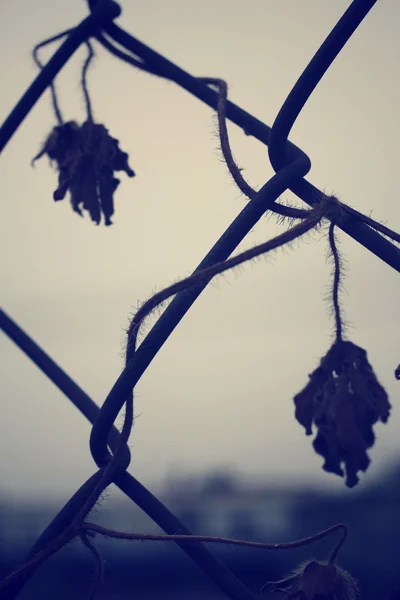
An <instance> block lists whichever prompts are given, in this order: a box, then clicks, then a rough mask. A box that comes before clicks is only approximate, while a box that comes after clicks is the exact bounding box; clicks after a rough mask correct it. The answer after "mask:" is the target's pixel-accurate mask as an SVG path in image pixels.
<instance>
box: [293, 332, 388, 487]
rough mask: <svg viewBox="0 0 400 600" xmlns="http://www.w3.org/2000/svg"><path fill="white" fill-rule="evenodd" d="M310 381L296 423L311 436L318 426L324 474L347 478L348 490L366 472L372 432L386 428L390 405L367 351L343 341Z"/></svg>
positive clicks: (318, 449) (317, 446)
mask: <svg viewBox="0 0 400 600" xmlns="http://www.w3.org/2000/svg"><path fill="white" fill-rule="evenodd" d="M309 377H310V381H309V382H308V384H307V385H306V386H305V388H304V389H303V390H302V391H301V392H300V393H299V394H297V395H296V396H295V398H294V403H295V405H296V413H295V414H296V419H297V420H298V422H299V423H300V424H301V425H303V426H304V428H305V430H306V434H307V435H311V433H312V425H313V423H314V424H315V425H316V427H317V429H318V432H317V435H316V437H315V440H314V443H313V446H314V449H315V451H316V452H317V453H318V454H321V456H323V457H324V458H325V463H324V465H323V468H324V470H325V471H328V472H330V473H335V474H336V475H339V476H341V477H343V476H344V471H343V468H342V464H344V468H345V473H346V485H347V486H348V487H353V486H355V485H356V484H357V482H358V477H357V473H358V471H366V469H367V467H368V465H369V462H370V460H369V458H368V455H367V453H366V450H367V449H368V448H370V447H371V446H373V444H374V440H375V436H374V433H373V430H372V426H373V425H374V424H375V423H376V422H377V421H379V420H381V421H383V422H384V423H386V421H387V420H388V418H389V414H390V408H391V406H390V404H389V400H388V396H387V393H386V391H385V390H384V389H383V387H382V386H381V385H380V383H379V382H378V380H377V378H376V376H375V374H374V372H373V370H372V367H371V365H370V364H369V362H368V359H367V353H366V352H365V350H363V349H362V348H360V347H359V346H356V345H355V344H353V343H352V342H348V341H343V340H338V341H336V342H335V343H334V344H333V345H332V346H331V348H330V349H329V351H328V352H327V354H326V355H325V356H324V357H323V358H322V359H321V362H320V365H319V367H318V368H317V369H316V370H315V371H314V372H313V373H312V374H311V375H310V376H309Z"/></svg>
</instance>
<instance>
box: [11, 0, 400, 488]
mask: <svg viewBox="0 0 400 600" xmlns="http://www.w3.org/2000/svg"><path fill="white" fill-rule="evenodd" d="M349 4H350V3H349V2H348V1H345V0H336V1H335V2H328V1H326V0H325V1H322V0H302V1H300V0H268V1H267V0H248V1H247V2H237V1H235V0H234V1H232V0H212V1H211V0H203V1H202V2H194V1H191V2H190V1H189V2H188V1H187V0H169V1H168V2H161V1H160V0H159V1H156V0H137V1H136V2H125V3H124V6H123V14H122V16H121V18H120V19H119V21H118V22H119V23H120V24H121V25H122V26H123V27H124V28H126V29H127V30H129V31H130V32H131V33H132V34H133V35H135V36H137V37H138V38H139V39H140V40H141V41H143V42H145V43H146V44H148V45H149V46H151V47H153V48H154V49H155V50H157V51H158V52H160V53H162V54H164V55H165V56H166V57H167V58H169V59H170V60H172V61H174V62H175V63H177V64H178V65H179V66H181V67H183V68H185V69H186V70H188V71H189V72H190V73H192V74H194V75H198V76H209V77H220V78H224V79H226V80H227V82H228V84H229V94H230V98H231V99H232V100H233V101H234V102H236V103H237V104H239V105H240V106H241V107H243V108H244V109H246V110H247V111H249V112H251V113H253V114H254V115H255V116H256V117H258V118H259V119H261V120H263V121H264V122H265V123H267V124H268V125H270V126H271V125H272V123H273V121H274V119H275V116H276V114H277V112H278V110H279V108H280V106H281V104H282V103H283V101H284V100H285V98H286V96H287V94H288V92H289V91H290V89H291V88H292V86H293V85H294V83H295V81H296V79H297V78H298V76H299V75H300V74H301V72H302V70H303V69H304V67H305V66H306V64H307V63H308V61H309V60H310V58H311V57H312V55H313V54H314V52H315V51H316V50H317V49H318V47H319V45H320V44H321V42H322V41H323V40H324V38H325V37H326V36H327V34H328V33H329V31H330V30H331V28H332V27H333V26H334V24H335V23H336V22H337V20H338V18H339V17H340V16H341V14H342V13H343V12H344V11H345V10H346V8H347V7H348V6H349ZM86 14H87V9H86V3H85V2H84V1H83V0H70V1H69V2H63V3H62V2H59V3H55V2H54V1H51V0H36V1H35V2H27V0H14V1H13V2H12V3H10V2H9V3H2V6H1V8H0V17H1V18H0V71H1V75H2V91H1V95H0V113H1V119H2V120H3V118H5V117H6V116H7V114H8V113H9V111H10V110H11V108H12V107H13V105H14V104H15V102H16V101H17V100H18V99H19V97H20V95H21V94H22V93H23V92H24V91H25V89H26V87H27V86H28V85H29V84H30V83H31V81H32V80H33V78H34V77H35V75H36V73H37V70H36V67H35V65H34V63H33V60H32V58H31V54H30V53H31V49H32V47H33V46H34V45H35V44H36V43H38V42H39V41H41V40H42V39H44V38H47V37H50V36H51V35H54V34H56V33H58V32H59V31H61V30H63V29H66V28H68V27H71V26H73V25H75V24H77V23H78V22H79V21H80V20H81V19H82V18H84V17H85V16H86ZM399 17H400V5H399V3H398V0H381V1H380V2H377V4H376V6H375V7H374V8H373V9H372V10H371V12H370V13H369V15H368V16H367V17H366V19H365V20H364V22H363V23H362V25H361V26H360V28H359V29H358V30H357V32H356V33H355V35H354V36H353V37H352V39H351V40H350V42H349V43H348V44H347V45H346V47H345V49H344V50H343V51H342V53H341V54H340V55H339V57H338V58H337V59H336V61H335V62H334V64H333V66H332V67H331V68H330V69H329V72H328V73H327V75H326V76H325V77H324V78H323V80H322V82H321V83H320V84H319V86H318V88H317V90H316V91H315V92H314V94H313V95H312V97H311V99H310V100H309V101H308V103H307V104H306V106H305V108H304V110H303V111H302V113H301V116H300V118H299V119H298V121H297V123H296V125H295V127H294V129H293V131H292V133H291V140H292V141H293V142H295V143H296V144H297V145H298V146H300V147H301V148H302V149H304V150H305V151H306V152H307V153H308V154H309V156H310V157H311V160H312V169H311V172H310V174H309V175H308V179H309V180H310V181H311V182H312V183H313V184H315V185H316V186H318V187H319V188H320V189H325V190H326V192H327V193H335V194H336V195H338V196H339V197H340V198H341V200H342V201H343V202H345V203H348V204H350V205H352V206H353V207H355V208H357V209H358V210H361V211H363V212H365V213H367V214H370V213H371V211H373V212H372V216H373V217H374V218H375V219H377V220H383V221H385V222H387V224H388V226H389V227H391V228H392V229H396V230H397V231H399V230H400V204H399V200H398V181H397V179H398V139H399V137H400V120H399V117H398V107H399V105H400V86H399V81H398V63H399V58H400V40H399V36H398V23H399ZM95 47H96V50H97V56H96V59H95V63H94V64H93V68H92V69H91V70H90V73H89V90H90V93H91V98H92V103H93V109H94V116H95V119H96V120H97V121H98V122H100V123H103V124H105V126H106V127H107V128H108V129H109V131H110V134H111V135H112V136H114V137H116V138H118V139H119V140H120V145H121V148H122V149H123V150H125V151H127V152H128V153H129V156H130V164H131V167H132V168H133V169H134V170H135V171H136V174H137V176H136V177H135V178H134V179H128V178H127V177H126V176H125V175H124V174H121V176H120V179H121V184H120V187H119V189H118V191H117V193H116V197H115V215H114V218H113V222H114V225H113V226H112V227H110V228H106V227H104V226H100V227H96V226H95V225H94V224H93V223H92V222H91V221H90V218H89V216H85V218H83V219H81V218H79V216H77V215H76V214H75V213H73V212H72V210H71V207H70V204H69V199H65V200H64V201H63V202H59V203H57V204H55V203H54V202H53V200H52V194H53V190H54V189H55V188H56V184H57V174H56V172H55V171H54V170H52V168H51V167H50V166H49V164H48V161H47V158H43V159H41V160H40V161H38V162H37V163H36V167H35V168H34V169H32V168H31V166H30V161H31V159H32V157H33V156H34V155H35V154H36V153H37V152H38V151H39V149H40V147H41V145H42V143H43V141H44V140H45V139H46V136H47V135H48V133H49V132H50V130H51V128H52V127H53V126H54V125H55V124H56V123H55V119H54V115H53V113H52V110H51V105H50V98H49V94H48V92H46V93H45V95H44V96H42V98H41V99H40V101H39V103H38V104H37V105H36V107H35V108H34V110H33V111H32V112H31V113H30V115H29V116H28V118H27V119H26V121H25V122H24V123H23V125H22V126H21V128H20V129H19V130H18V132H17V133H16V134H15V136H14V138H13V139H12V140H11V142H10V144H9V145H8V146H7V148H6V149H5V151H4V153H3V155H2V157H1V160H0V178H1V179H0V185H1V188H0V191H1V203H2V205H1V214H2V220H1V281H2V286H1V287H2V302H3V306H4V309H5V310H6V311H7V312H8V313H9V314H10V316H12V317H13V318H14V319H15V320H16V321H17V322H18V324H19V325H20V326H21V327H22V328H24V329H25V330H26V331H27V333H29V334H30V335H32V336H33V338H34V339H35V340H36V341H37V342H38V343H39V344H40V345H41V346H42V347H43V348H44V349H45V350H46V351H47V352H48V353H49V354H50V355H51V356H52V357H53V358H54V359H55V360H56V361H57V362H58V364H60V365H61V366H62V367H63V368H64V369H65V370H66V371H67V373H68V374H69V375H70V376H72V377H73V378H74V379H75V380H76V382H77V383H78V384H79V385H81V386H82V387H83V389H84V390H85V391H86V392H87V393H88V394H89V395H90V396H91V397H92V398H93V399H94V400H95V401H96V402H97V403H98V404H99V405H100V404H101V403H102V402H103V401H104V399H105V397H106V396H107V394H108V392H109V390H110V389H111V387H112V385H113V383H114V381H115V379H116V378H117V376H118V375H119V373H120V372H121V369H122V367H123V349H124V340H125V338H124V329H125V328H126V327H127V325H128V318H129V315H130V314H132V312H133V311H134V310H135V307H136V306H137V305H138V303H141V302H142V301H144V300H145V299H147V298H148V297H149V296H150V295H151V294H152V293H153V292H154V291H158V290H160V289H162V288H163V287H164V286H166V285H169V284H170V283H172V282H173V281H176V280H177V279H179V278H182V277H184V276H186V275H188V274H189V273H190V272H191V271H192V270H193V268H194V267H195V266H196V265H197V264H198V263H199V262H200V260H201V259H202V257H203V256H204V255H205V254H206V253H207V251H208V250H209V248H210V247H211V245H212V244H213V243H214V242H215V241H216V239H217V238H218V237H219V236H220V235H221V233H222V232H223V231H224V230H225V228H226V227H227V226H228V225H229V223H230V222H231V221H232V220H233V218H234V217H235V216H236V215H237V214H238V213H239V212H240V210H241V209H242V208H243V206H244V204H245V202H246V199H245V198H244V197H243V196H241V194H240V193H239V192H238V190H237V189H236V187H235V185H234V184H233V182H232V181H231V179H230V176H229V174H228V172H227V169H226V168H225V166H224V165H223V164H222V162H221V160H220V155H219V151H218V150H217V148H218V141H217V137H216V133H217V132H216V121H215V116H214V114H213V111H212V110H211V109H210V108H208V107H207V106H205V105H203V104H202V103H201V102H200V101H198V100H197V99H196V98H194V97H192V96H190V95H189V94H188V93H187V92H185V91H184V90H182V89H180V88H179V87H178V86H176V85H175V84H173V83H170V82H166V81H165V80H162V79H158V78H157V77H153V76H151V75H148V74H146V73H142V72H139V71H137V70H135V69H133V68H131V67H129V66H127V65H125V64H122V63H120V62H118V61H117V60H116V59H115V58H114V57H110V56H109V55H108V54H107V53H106V51H105V50H103V49H102V48H100V47H98V45H97V44H96V46H95ZM54 49H55V48H54ZM50 52H51V51H50ZM42 56H43V57H47V56H49V50H45V51H44V52H43V54H42ZM84 57H85V50H84V49H81V50H80V51H79V52H78V53H77V54H76V55H75V56H74V57H73V59H72V60H71V62H70V63H69V64H68V66H67V67H66V68H65V70H64V71H63V72H62V74H61V75H60V76H59V78H58V79H57V84H58V92H59V100H60V105H61V110H62V111H63V114H64V117H65V119H66V120H72V119H76V120H78V121H79V122H82V121H83V120H84V119H85V113H84V103H83V97H82V93H81V89H80V84H79V80H80V68H81V65H82V62H83V60H84ZM230 134H231V143H232V147H233V152H234V155H235V157H236V159H237V160H238V162H239V164H240V166H241V167H243V168H244V171H243V174H244V175H245V177H246V178H247V179H248V180H249V182H250V183H251V184H252V185H253V186H254V187H257V188H259V187H261V186H262V185H263V184H264V182H265V181H267V180H268V179H269V178H270V177H271V175H272V174H273V171H272V168H271V166H270V164H269V161H268V152H267V148H266V147H265V146H263V145H262V144H260V143H259V142H258V141H256V140H255V139H254V138H250V137H246V136H245V135H244V134H243V132H242V131H241V130H240V129H239V128H237V127H236V126H235V125H231V126H230ZM285 197H286V198H287V199H290V200H293V198H292V197H291V195H290V194H287V195H285ZM280 230H281V229H280V228H279V227H278V226H277V225H276V224H275V222H274V221H273V220H269V219H267V218H263V219H262V220H261V221H260V223H259V224H258V225H257V227H256V228H255V229H254V230H253V231H252V232H251V233H250V234H249V236H248V237H247V238H246V239H245V241H244V242H243V244H242V245H241V249H244V248H249V247H251V246H253V245H255V244H257V243H261V242H262V241H265V240H267V239H268V238H270V237H272V236H273V235H274V234H276V233H277V232H278V231H280ZM339 239H340V248H341V250H342V252H343V254H344V256H345V259H346V262H347V275H346V280H345V293H344V294H343V296H342V300H343V306H344V308H345V311H346V316H347V319H348V321H349V322H350V324H351V327H350V328H349V330H348V334H349V339H351V340H352V341H353V342H354V343H356V344H359V345H360V346H362V347H363V348H365V349H366V350H367V352H368V356H369V359H370V362H371V363H372V365H373V367H374V369H375V372H376V374H377V376H378V378H379V380H380V382H381V383H382V384H383V385H384V387H385V388H386V389H387V391H388V393H389V396H390V400H391V403H392V406H393V409H392V415H391V418H390V421H389V423H388V424H387V425H378V426H376V428H375V431H376V433H377V440H376V444H375V447H374V448H373V449H372V450H371V451H370V456H371V458H372V460H373V462H372V464H371V466H370V469H369V471H368V473H367V474H366V475H362V477H361V483H360V485H363V482H365V481H367V480H371V479H373V478H374V476H376V475H379V474H380V472H381V471H382V470H383V469H384V468H385V467H386V466H387V465H388V464H390V463H391V462H392V461H394V460H395V459H398V457H399V455H400V449H399V442H398V431H399V426H400V407H399V397H400V393H399V392H400V383H399V382H396V381H395V380H394V376H393V371H394V369H395V367H396V366H397V365H398V363H399V361H400V349H399V343H398V340H399V338H400V336H399V304H400V287H399V283H398V279H397V276H398V273H396V272H395V271H394V270H393V269H391V268H390V267H388V266H387V265H386V264H384V263H382V262H381V261H380V260H379V259H377V258H376V257H374V256H372V255H371V254H370V253H369V252H368V251H367V250H366V249H364V248H363V247H361V246H360V245H359V244H357V243H356V242H354V241H353V240H352V239H350V238H349V237H348V236H347V235H345V234H344V233H340V234H339ZM326 248H327V242H326V239H324V238H323V237H322V236H321V234H319V235H314V236H311V237H310V238H308V239H307V240H303V241H301V242H300V243H297V244H296V245H295V246H294V248H292V249H286V250H285V251H278V252H277V253H275V254H274V255H270V256H269V258H268V260H266V259H261V260H259V261H257V262H255V263H252V264H250V265H246V266H244V267H243V268H241V269H240V270H239V271H236V272H234V273H231V274H227V275H225V276H223V277H220V278H219V279H218V280H217V281H216V282H214V283H213V284H211V285H210V286H209V287H208V289H207V290H206V291H205V292H204V293H203V294H202V295H201V297H200V298H199V300H198V301H197V302H196V303H195V305H194V307H193V308H192V309H191V310H190V312H189V314H188V315H187V316H186V317H185V318H184V320H183V321H182V322H181V324H180V325H179V327H178V328H177V329H176V331H175V332H174V333H173V335H172V336H171V338H170V339H169V340H168V342H167V343H166V344H165V346H164V347H163V349H162V350H161V352H160V353H159V354H158V355H157V357H156V358H155V360H154V361H153V362H152V364H151V365H150V367H149V369H148V370H147V371H146V373H145V375H144V376H143V378H142V379H141V380H140V382H139V385H138V387H137V392H136V403H135V412H136V415H137V420H136V423H135V426H134V430H133V434H132V437H131V450H132V463H131V467H130V471H131V473H132V474H134V475H135V476H136V477H138V478H139V479H140V480H141V481H142V483H144V484H145V485H149V486H151V487H152V488H153V487H159V486H160V485H161V484H162V482H163V481H165V480H166V479H167V478H168V477H169V476H170V475H171V474H172V473H174V474H176V473H177V472H180V473H183V474H184V473H189V472H190V473H192V472H198V473H204V472H208V471H210V470H211V469H224V468H228V469H231V470H233V471H237V472H239V473H246V474H247V475H248V476H254V477H258V478H262V479H263V480H264V481H268V480H269V479H271V480H274V479H276V478H277V477H281V479H282V478H283V479H284V480H285V481H288V480H289V479H290V478H292V479H293V478H295V479H296V480H300V481H304V482H310V481H312V482H314V483H316V484H318V485H320V486H332V487H334V488H336V489H340V490H343V491H345V492H346V493H349V494H350V493H352V491H351V490H347V489H346V488H345V485H344V480H343V479H340V478H338V477H336V476H334V475H330V474H326V473H324V472H323V471H322V469H321V465H322V459H321V457H319V456H317V455H315V454H314V451H313V449H312V446H311V442H312V438H307V437H306V436H305V434H304V430H303V428H302V427H301V426H300V425H299V424H298V423H297V422H296V421H295V419H294V405H293V400H292V399H293V396H294V395H295V394H296V393H297V392H298V391H300V389H301V388H302V387H303V386H304V384H305V383H306V381H307V375H308V373H310V372H311V371H312V370H314V368H315V367H316V366H317V363H318V362H319V360H320V358H321V356H322V355H323V354H324V353H325V352H326V350H327V349H328V347H329V346H330V344H331V342H332V332H333V321H332V318H331V316H330V307H329V303H328V302H327V301H326V292H327V289H328V286H329V281H330V278H329V274H330V266H329V265H327V264H326V261H325V256H326ZM152 322H154V320H150V321H149V323H148V324H147V328H146V330H147V331H148V329H149V325H150V324H151V323H152ZM1 371H2V382H3V385H2V400H1V405H0V450H1V457H2V459H1V461H0V481H1V487H0V496H1V495H2V494H7V495H8V496H14V495H15V496H18V495H20V494H21V493H22V492H23V493H24V494H25V493H26V495H29V494H32V495H35V496H41V495H44V494H46V495H47V496H49V495H50V496H51V495H54V496H55V497H58V496H62V497H65V499H66V498H67V497H68V495H70V494H72V493H73V492H74V491H75V489H76V488H77V487H79V485H81V483H83V481H84V480H85V479H86V478H87V477H89V476H90V474H91V473H92V472H93V471H94V470H95V465H94V462H93V460H92V458H91V456H90V453H89V449H88V438H89V433H90V426H89V423H88V422H87V421H86V420H85V418H84V417H83V416H81V415H80V414H79V413H78V412H77V410H76V409H75V408H74V407H73V405H72V404H71V403H70V402H69V401H68V400H67V399H66V398H65V397H64V396H63V395H62V394H61V392H59V391H58V389H56V388H55V387H54V386H53V384H52V383H51V382H50V381H48V380H47V379H46V377H45V376H44V375H43V374H42V373H41V372H40V371H39V370H38V369H37V367H36V366H35V365H33V363H31V362H30V360H29V359H28V358H26V357H25V356H24V355H23V353H22V352H21V351H20V350H19V349H18V348H17V347H15V346H14V345H13V343H12V342H10V341H9V340H8V338H6V337H5V336H2V338H1ZM119 424H120V422H119Z"/></svg>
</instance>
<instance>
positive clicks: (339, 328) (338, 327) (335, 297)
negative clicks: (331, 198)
mask: <svg viewBox="0 0 400 600" xmlns="http://www.w3.org/2000/svg"><path fill="white" fill-rule="evenodd" d="M328 237H329V246H330V250H331V254H332V257H333V263H334V270H333V285H332V304H333V312H334V315H335V331H336V342H340V341H342V335H343V321H342V315H341V308H340V302H339V290H340V284H341V275H342V264H341V259H340V256H339V251H338V249H337V245H336V240H335V223H334V222H332V223H331V224H330V225H329V234H328Z"/></svg>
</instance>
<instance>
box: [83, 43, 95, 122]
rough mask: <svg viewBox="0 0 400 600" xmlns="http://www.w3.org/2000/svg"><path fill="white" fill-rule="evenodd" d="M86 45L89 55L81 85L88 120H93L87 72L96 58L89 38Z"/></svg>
mask: <svg viewBox="0 0 400 600" xmlns="http://www.w3.org/2000/svg"><path fill="white" fill-rule="evenodd" d="M86 47H87V49H88V55H87V58H86V60H85V62H84V63H83V67H82V77H81V85H82V91H83V95H84V98H85V105H86V114H87V120H88V121H93V112H92V102H91V100H90V96H89V91H88V87H87V73H88V70H89V67H90V64H91V62H92V60H93V58H94V50H93V46H92V44H91V43H90V41H89V40H86Z"/></svg>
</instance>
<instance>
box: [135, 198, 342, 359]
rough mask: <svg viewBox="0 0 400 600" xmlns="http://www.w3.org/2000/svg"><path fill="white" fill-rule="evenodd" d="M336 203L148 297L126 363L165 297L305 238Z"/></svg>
mask: <svg viewBox="0 0 400 600" xmlns="http://www.w3.org/2000/svg"><path fill="white" fill-rule="evenodd" d="M337 204H338V201H337V199H336V198H334V197H333V196H325V197H324V199H323V200H322V202H321V203H320V204H319V205H318V206H316V207H315V208H314V209H312V210H311V211H310V214H309V216H308V217H307V218H306V219H303V221H301V222H300V223H298V224H297V225H295V226H294V227H292V228H290V229H288V230H287V231H285V232H284V233H281V234H280V235H278V236H276V237H275V238H273V239H272V240H268V241H267V242H263V243H262V244H259V245H257V246H254V247H253V248H250V249H249V250H245V251H244V252H242V253H241V254H238V255H237V256H233V257H232V258H228V259H227V260H226V261H223V262H219V263H216V264H215V265H213V266H211V267H209V268H207V269H203V270H202V271H198V272H197V273H194V274H193V275H191V276H189V277H186V278H185V279H182V280H181V281H178V282H177V283H174V284H172V285H170V286H168V287H167V288H165V289H164V290H161V291H160V292H158V293H156V294H154V296H152V297H151V298H149V300H147V301H146V302H145V303H144V304H143V305H142V306H141V308H139V310H138V311H137V312H136V314H135V316H134V317H133V319H132V321H131V323H130V325H129V328H128V330H127V334H128V339H127V348H126V361H127V362H128V361H129V360H130V358H131V357H132V356H133V354H134V353H135V351H136V343H137V337H138V333H139V328H140V325H141V323H142V322H143V320H144V319H145V318H146V317H147V316H148V315H149V314H150V313H151V312H152V311H153V310H154V309H155V308H156V307H157V306H158V305H159V304H162V303H163V302H165V301H166V300H168V298H170V297H171V296H174V295H175V294H177V293H178V292H181V291H183V290H189V289H190V288H193V287H195V286H196V285H198V284H200V283H204V282H205V281H208V280H211V279H212V278H213V277H215V276H216V275H219V274H220V273H223V272H224V271H228V270H229V269H232V268H234V267H237V266H239V265H241V264H243V263H244V262H246V261H248V260H251V259H253V258H255V257H257V256H259V255H261V254H265V253H267V252H269V251H271V250H275V249H276V248H279V247H280V246H283V245H285V244H288V243H290V242H292V241H293V240H295V239H296V238H298V237H300V236H301V235H304V234H305V233H307V232H308V231H310V230H311V229H313V228H314V227H316V226H317V225H318V223H319V222H320V221H321V220H322V218H323V217H324V216H330V218H333V216H332V215H333V213H334V212H335V213H336V210H337Z"/></svg>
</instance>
